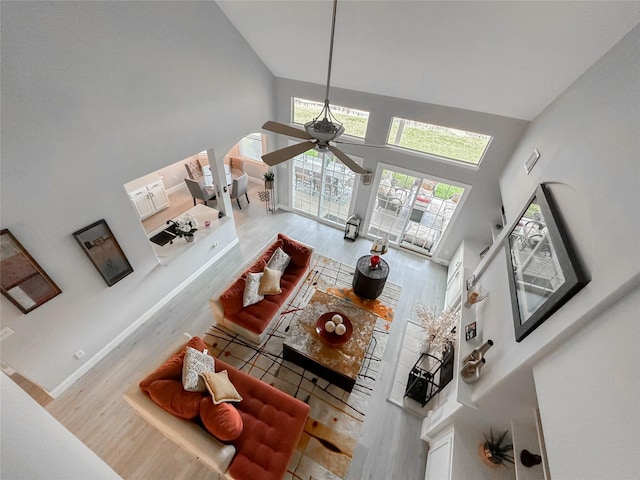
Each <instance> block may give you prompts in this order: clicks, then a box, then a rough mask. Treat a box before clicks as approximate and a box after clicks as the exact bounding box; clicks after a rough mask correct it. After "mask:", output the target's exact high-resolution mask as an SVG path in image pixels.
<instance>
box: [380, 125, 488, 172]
mask: <svg viewBox="0 0 640 480" xmlns="http://www.w3.org/2000/svg"><path fill="white" fill-rule="evenodd" d="M490 142H491V136H490V135H483V134H481V133H474V132H466V131H464V130H457V129H455V128H449V127H441V126H439V125H431V124H429V123H422V122H415V121H413V120H407V119H405V118H398V117H393V121H392V122H391V128H390V130H389V138H388V139H387V144H389V145H395V146H397V147H402V148H406V149H409V150H415V151H417V152H423V153H428V154H431V155H436V156H438V157H443V158H448V159H451V160H457V161H460V162H465V163H469V164H472V165H478V164H479V163H480V160H482V157H483V156H484V152H485V151H486V150H487V147H488V146H489V143H490Z"/></svg>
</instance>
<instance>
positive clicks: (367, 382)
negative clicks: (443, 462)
mask: <svg viewBox="0 0 640 480" xmlns="http://www.w3.org/2000/svg"><path fill="white" fill-rule="evenodd" d="M314 262H315V264H314V266H313V268H312V270H311V272H310V273H309V275H308V277H307V279H306V280H305V282H304V284H303V285H302V288H301V289H300V291H299V292H298V294H297V295H296V296H295V297H294V298H293V299H292V300H291V302H290V303H289V304H288V305H287V306H286V307H285V309H284V310H283V313H282V314H281V315H280V318H279V319H278V320H277V323H276V327H275V328H274V331H273V333H272V334H271V335H270V336H269V337H268V339H267V341H266V342H265V343H264V344H263V345H262V346H261V347H259V348H258V347H255V346H252V345H250V344H248V343H246V342H244V341H243V340H242V338H240V337H238V336H236V335H235V334H233V333H232V332H230V331H228V330H226V329H223V328H220V327H218V326H217V325H214V326H212V327H211V328H210V329H209V331H208V332H207V334H206V335H205V336H204V337H203V339H204V341H205V342H206V343H207V344H208V345H210V346H211V352H212V353H213V354H214V355H216V356H219V357H222V358H224V360H225V362H227V363H229V364H231V365H233V366H235V367H236V368H239V369H241V370H243V371H244V372H246V373H249V374H250V375H253V376H254V377H257V378H259V379H260V380H262V381H264V382H267V383H269V384H271V385H273V386H274V387H276V388H278V389H280V390H282V391H284V392H286V393H288V394H290V395H292V396H294V397H296V398H299V399H300V400H302V401H304V402H306V403H308V404H309V405H310V406H311V413H310V417H309V419H308V421H307V425H306V427H305V431H304V433H303V435H302V438H301V440H300V442H299V444H298V447H297V451H296V453H295V454H294V456H293V458H292V460H291V462H290V464H289V469H288V473H287V477H285V478H288V479H296V480H298V479H300V480H308V479H309V478H312V477H313V478H316V479H319V480H320V479H321V480H334V479H343V478H345V477H346V475H347V472H348V471H349V465H350V464H351V460H352V457H353V452H354V449H355V447H356V445H357V443H358V439H359V437H360V430H361V428H362V423H363V421H364V417H365V414H366V411H367V405H368V403H369V399H370V397H371V393H372V390H373V386H374V383H375V381H376V378H377V376H378V372H379V371H380V364H381V360H382V354H383V353H384V349H385V346H386V344H387V339H388V336H389V331H390V329H391V324H392V321H393V315H394V311H395V308H396V306H397V304H398V300H399V298H400V290H401V289H400V287H399V286H398V285H394V284H392V283H389V282H387V283H386V285H385V288H384V290H383V292H382V295H381V296H380V297H379V298H378V299H376V300H361V299H359V298H358V297H356V296H355V295H354V294H353V291H352V290H351V282H352V280H353V273H354V268H353V267H352V266H349V265H345V264H342V263H340V262H337V261H335V260H331V259H329V258H326V257H322V256H320V255H316V256H315V259H314ZM316 289H317V290H321V291H324V292H327V293H330V294H332V295H335V296H337V297H340V298H342V299H344V300H347V301H350V302H352V303H353V304H354V305H356V306H357V307H359V308H363V309H365V310H368V311H371V312H373V313H374V314H375V315H376V317H377V319H376V326H375V329H374V333H373V337H372V339H371V343H370V344H369V348H368V351H367V354H366V355H365V359H364V362H363V365H362V368H361V369H360V373H359V374H358V378H357V381H356V384H355V386H354V388H353V391H352V392H351V393H348V392H346V391H345V390H342V389H341V388H338V387H336V386H335V385H332V384H331V383H329V382H328V381H326V380H324V379H322V378H319V377H318V376H317V375H315V374H313V373H311V372H308V371H306V370H304V369H302V368H301V367H298V366H297V365H295V364H293V363H291V362H288V361H283V359H282V342H283V340H284V338H285V337H286V335H287V332H288V331H289V328H290V326H291V325H292V324H293V323H294V322H296V321H297V319H298V318H299V316H300V314H301V312H302V310H303V309H304V308H305V305H306V304H307V303H308V302H309V299H310V298H311V297H312V296H313V294H314V293H315V291H316Z"/></svg>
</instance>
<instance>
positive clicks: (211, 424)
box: [200, 397, 243, 442]
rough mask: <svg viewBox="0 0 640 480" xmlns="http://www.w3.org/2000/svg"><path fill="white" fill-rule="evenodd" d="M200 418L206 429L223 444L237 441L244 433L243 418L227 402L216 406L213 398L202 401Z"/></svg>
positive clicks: (205, 398)
mask: <svg viewBox="0 0 640 480" xmlns="http://www.w3.org/2000/svg"><path fill="white" fill-rule="evenodd" d="M200 418H201V419H202V423H203V424H204V428H206V429H207V431H208V432H209V433H210V434H211V435H213V436H214V437H216V438H217V439H218V440H220V441H222V442H230V441H233V440H235V439H236V438H238V437H239V436H240V434H241V433H242V427H243V422H242V416H241V415H240V412H239V411H238V410H236V408H235V407H234V406H233V405H232V404H230V403H227V402H222V403H219V404H218V405H214V403H213V401H212V400H211V397H204V398H203V399H202V400H200Z"/></svg>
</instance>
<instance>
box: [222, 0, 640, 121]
mask: <svg viewBox="0 0 640 480" xmlns="http://www.w3.org/2000/svg"><path fill="white" fill-rule="evenodd" d="M217 3H218V4H219V5H220V7H221V9H222V10H223V12H224V13H225V14H226V15H227V17H228V18H229V20H230V21H231V22H232V23H233V24H234V25H235V27H236V28H237V29H238V30H239V31H240V33H241V34H242V35H243V36H244V38H245V39H246V40H247V42H248V43H249V44H250V45H251V47H252V48H253V49H254V50H255V51H256V53H257V54H258V56H259V57H260V58H261V59H262V61H263V62H264V63H265V64H266V65H267V67H268V68H269V69H270V70H271V72H272V73H273V74H274V75H275V76H277V77H283V78H288V79H293V80H299V81H305V82H312V83H319V84H325V83H326V76H327V63H328V57H329V36H330V31H331V12H332V1H330V0H315V1H303V0H298V1H270V0H262V1H260V0H258V1H239V0H232V1H224V0H218V2H217ZM639 22H640V2H638V1H629V2H618V1H602V2H596V1H593V2H592V1H528V2H516V1H513V2H512V1H405V0H376V1H373V0H370V1H354V0H339V2H338V12H337V20H336V33H335V45H334V58H333V69H332V76H331V85H332V86H336V87H342V88H346V89H351V90H359V91H362V92H368V93H375V94H379V95H388V96H392V97H399V98H405V99H410V100H415V101H420V102H427V103H434V104H439V105H447V106H452V107H458V108H464V109H468V110H475V111H481V112H487V113H493V114H498V115H504V116H508V117H513V118H520V119H525V120H531V119H533V118H534V117H535V116H536V115H537V114H539V113H540V112H541V111H542V110H543V109H544V108H545V107H546V106H547V105H549V103H551V102H552V101H553V100H554V99H555V98H556V97H557V96H558V95H559V94H560V93H562V92H563V91H564V90H565V89H566V88H567V87H568V86H569V85H571V84H572V83H573V82H574V81H575V80H576V79H577V78H578V77H579V76H580V75H581V74H582V73H584V72H585V71H586V70H587V69H588V68H589V67H590V66H591V65H593V63H594V62H595V61H596V60H598V59H599V58H600V57H601V56H602V55H604V54H605V53H606V52H607V50H609V49H610V48H611V47H612V46H613V45H615V44H616V43H617V42H618V41H619V40H620V39H621V38H622V37H623V36H624V35H625V34H626V33H628V32H629V31H630V30H631V29H632V28H633V27H634V26H635V25H637V24H638V23H639Z"/></svg>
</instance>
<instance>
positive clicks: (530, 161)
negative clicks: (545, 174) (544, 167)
mask: <svg viewBox="0 0 640 480" xmlns="http://www.w3.org/2000/svg"><path fill="white" fill-rule="evenodd" d="M539 158H540V152H539V151H538V149H535V150H534V151H533V153H532V154H531V155H530V156H529V159H528V160H527V161H526V162H525V164H524V171H525V172H527V174H528V173H529V172H530V171H531V169H532V168H533V166H534V165H535V164H536V162H537V161H538V159H539Z"/></svg>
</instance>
